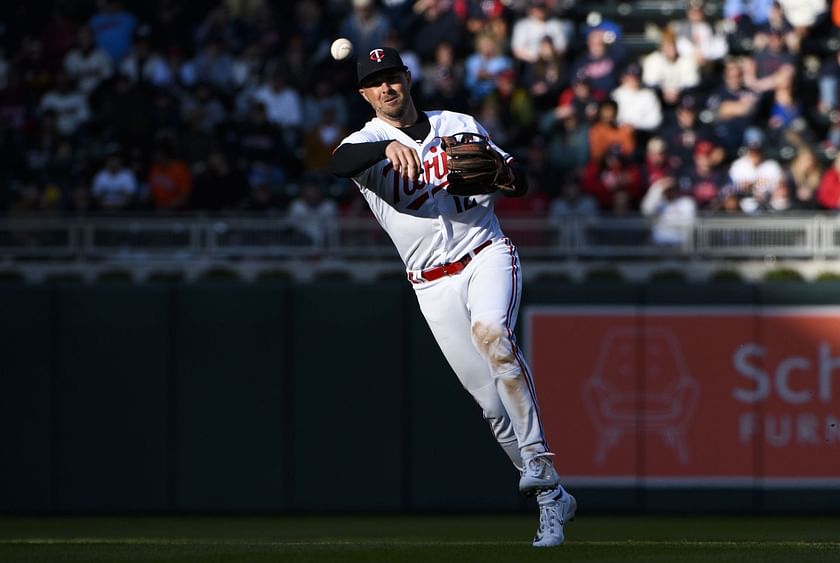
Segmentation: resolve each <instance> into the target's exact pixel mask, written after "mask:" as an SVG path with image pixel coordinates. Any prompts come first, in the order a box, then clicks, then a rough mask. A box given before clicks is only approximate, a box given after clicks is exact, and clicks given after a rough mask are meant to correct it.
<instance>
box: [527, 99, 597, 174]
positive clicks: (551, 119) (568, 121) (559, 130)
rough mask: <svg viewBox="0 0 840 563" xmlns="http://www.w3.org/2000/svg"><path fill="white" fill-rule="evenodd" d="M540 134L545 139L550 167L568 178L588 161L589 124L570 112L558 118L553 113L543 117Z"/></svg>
mask: <svg viewBox="0 0 840 563" xmlns="http://www.w3.org/2000/svg"><path fill="white" fill-rule="evenodd" d="M539 130H540V133H541V134H542V135H543V136H544V137H545V138H546V142H547V145H548V159H549V162H550V163H551V166H552V167H554V168H555V169H557V170H558V171H559V172H560V173H562V174H564V175H566V176H569V175H572V174H574V173H575V172H576V171H579V170H581V169H582V168H583V167H584V166H586V163H587V162H588V161H589V122H588V121H581V120H580V119H579V118H578V116H577V114H576V113H574V112H572V113H569V114H567V115H566V116H565V117H562V118H558V117H557V116H556V114H555V113H547V114H545V115H543V117H542V118H541V119H540V123H539Z"/></svg>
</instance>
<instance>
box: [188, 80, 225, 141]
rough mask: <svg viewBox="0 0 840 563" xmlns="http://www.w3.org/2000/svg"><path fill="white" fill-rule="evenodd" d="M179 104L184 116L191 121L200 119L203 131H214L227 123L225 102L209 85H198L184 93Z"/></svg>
mask: <svg viewBox="0 0 840 563" xmlns="http://www.w3.org/2000/svg"><path fill="white" fill-rule="evenodd" d="M181 103H182V107H183V111H184V113H185V114H187V115H191V116H192V117H193V119H195V118H196V116H200V117H201V121H202V124H201V128H202V129H204V130H205V131H216V130H217V129H220V128H221V126H222V125H223V124H224V123H225V122H226V121H227V118H228V113H227V106H226V104H225V100H224V99H223V98H222V97H221V96H220V95H219V94H218V93H217V92H216V91H215V90H214V89H213V87H211V86H210V85H209V84H205V83H199V84H198V85H196V87H195V88H194V89H192V90H190V91H188V92H185V94H184V96H183V97H182V99H181ZM195 112H198V113H195Z"/></svg>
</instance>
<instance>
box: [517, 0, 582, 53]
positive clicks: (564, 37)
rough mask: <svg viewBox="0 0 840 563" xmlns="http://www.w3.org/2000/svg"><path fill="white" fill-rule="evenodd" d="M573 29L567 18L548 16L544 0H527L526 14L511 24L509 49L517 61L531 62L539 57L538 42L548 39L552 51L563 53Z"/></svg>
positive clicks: (539, 48)
mask: <svg viewBox="0 0 840 563" xmlns="http://www.w3.org/2000/svg"><path fill="white" fill-rule="evenodd" d="M573 31H574V29H573V27H572V23H571V22H569V21H568V20H561V19H559V18H554V17H549V15H548V7H547V6H546V0H528V12H527V15H526V16H525V17H523V18H520V19H518V20H517V21H516V23H514V24H513V36H512V37H511V51H512V52H513V56H514V58H515V59H517V60H518V61H521V62H523V63H531V64H533V63H536V62H537V60H538V59H539V58H540V53H541V50H542V47H541V45H540V44H541V43H542V41H543V40H544V39H548V40H549V41H550V42H551V44H552V46H553V51H554V52H556V53H558V54H560V55H563V54H564V53H565V52H566V50H567V49H568V47H569V43H570V42H571V39H572V34H573Z"/></svg>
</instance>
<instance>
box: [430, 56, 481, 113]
mask: <svg viewBox="0 0 840 563" xmlns="http://www.w3.org/2000/svg"><path fill="white" fill-rule="evenodd" d="M456 71H457V69H456V68H452V67H447V66H439V67H435V73H434V74H433V75H427V77H428V78H427V80H426V81H425V84H428V85H429V88H428V89H427V90H426V94H425V96H424V99H425V100H426V103H425V105H426V106H427V107H442V108H449V109H450V110H452V111H460V112H462V113H466V112H468V111H470V105H469V102H468V100H467V98H468V93H467V91H466V89H464V86H463V82H462V81H461V80H458V78H457V77H456V76H455V74H454V73H455V72H456Z"/></svg>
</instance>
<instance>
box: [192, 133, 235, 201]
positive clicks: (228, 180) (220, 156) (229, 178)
mask: <svg viewBox="0 0 840 563" xmlns="http://www.w3.org/2000/svg"><path fill="white" fill-rule="evenodd" d="M247 197H248V180H247V179H246V178H245V175H244V174H242V172H241V171H240V170H239V169H238V168H237V167H236V166H233V165H232V164H231V162H230V161H229V160H228V157H227V155H226V154H225V152H224V151H222V150H221V149H218V148H217V149H214V150H213V151H212V152H210V154H209V156H208V157H207V165H206V166H205V167H203V169H202V170H201V172H199V173H198V175H197V176H196V178H195V185H194V186H193V190H192V194H191V196H190V207H191V208H193V209H202V210H207V211H223V210H232V209H236V208H238V207H239V206H240V204H241V203H242V202H243V201H244V200H245V198H247Z"/></svg>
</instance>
